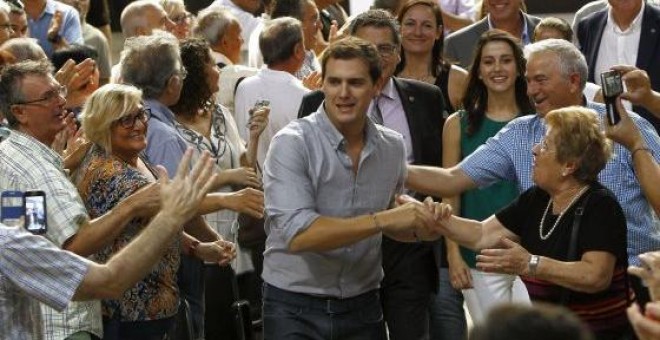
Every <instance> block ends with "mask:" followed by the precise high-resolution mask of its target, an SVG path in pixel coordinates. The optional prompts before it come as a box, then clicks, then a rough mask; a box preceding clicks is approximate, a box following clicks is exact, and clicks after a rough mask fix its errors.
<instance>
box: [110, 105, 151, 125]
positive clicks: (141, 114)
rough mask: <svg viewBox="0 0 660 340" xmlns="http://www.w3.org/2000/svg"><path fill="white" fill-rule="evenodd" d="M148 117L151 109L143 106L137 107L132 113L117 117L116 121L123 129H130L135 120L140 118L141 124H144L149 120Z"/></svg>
mask: <svg viewBox="0 0 660 340" xmlns="http://www.w3.org/2000/svg"><path fill="white" fill-rule="evenodd" d="M149 118H151V109H149V108H145V107H143V108H140V109H138V110H137V112H135V113H134V114H130V115H127V116H123V117H121V118H119V119H117V120H116V122H117V124H119V126H121V127H123V128H124V129H132V128H134V127H135V122H137V121H138V120H140V122H141V123H142V124H145V125H146V124H147V121H149Z"/></svg>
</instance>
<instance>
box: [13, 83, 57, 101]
mask: <svg viewBox="0 0 660 340" xmlns="http://www.w3.org/2000/svg"><path fill="white" fill-rule="evenodd" d="M67 93H68V91H67V89H66V86H63V85H59V86H58V87H55V88H53V89H51V90H49V91H46V93H44V94H43V96H41V97H40V98H38V99H34V100H27V101H22V102H16V103H14V105H39V104H41V103H42V102H45V103H46V104H50V103H52V102H54V101H56V100H58V99H60V98H62V99H66V95H67Z"/></svg>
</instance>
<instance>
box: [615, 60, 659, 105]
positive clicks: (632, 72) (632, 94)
mask: <svg viewBox="0 0 660 340" xmlns="http://www.w3.org/2000/svg"><path fill="white" fill-rule="evenodd" d="M612 70H615V71H619V72H621V74H622V77H621V80H623V82H624V83H625V84H626V91H625V92H623V93H622V94H621V98H623V99H626V100H629V101H630V102H631V103H633V104H635V105H642V106H644V105H646V103H647V102H648V101H649V100H650V99H651V98H652V97H653V93H652V91H653V89H652V88H651V80H650V78H649V75H648V74H647V73H646V71H644V70H640V69H638V68H637V67H635V66H630V65H616V66H612Z"/></svg>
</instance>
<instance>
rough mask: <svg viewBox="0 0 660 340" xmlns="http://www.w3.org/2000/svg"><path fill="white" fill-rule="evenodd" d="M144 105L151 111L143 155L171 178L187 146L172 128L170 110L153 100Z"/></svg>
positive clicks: (172, 121) (172, 120)
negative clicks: (165, 170)
mask: <svg viewBox="0 0 660 340" xmlns="http://www.w3.org/2000/svg"><path fill="white" fill-rule="evenodd" d="M144 104H145V106H146V107H148V108H149V109H151V118H150V119H149V127H148V129H147V148H146V149H145V150H144V155H145V157H146V158H147V160H148V161H149V163H151V164H153V165H157V164H160V165H162V166H164V167H165V169H167V175H168V176H170V178H172V177H174V175H176V170H177V167H178V166H179V162H181V158H183V154H184V153H185V152H186V149H188V145H187V144H186V141H185V139H183V137H181V135H179V133H178V132H177V130H176V128H175V127H174V123H175V118H174V112H172V110H170V109H169V108H168V107H167V106H165V105H163V103H161V102H159V101H157V100H155V99H147V100H145V101H144Z"/></svg>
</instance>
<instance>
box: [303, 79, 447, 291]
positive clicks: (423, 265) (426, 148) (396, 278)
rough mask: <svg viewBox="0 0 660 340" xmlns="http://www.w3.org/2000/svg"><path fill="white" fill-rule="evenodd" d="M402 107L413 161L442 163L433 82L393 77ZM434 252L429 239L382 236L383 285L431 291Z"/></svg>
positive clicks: (312, 97) (441, 113) (440, 114)
mask: <svg viewBox="0 0 660 340" xmlns="http://www.w3.org/2000/svg"><path fill="white" fill-rule="evenodd" d="M393 79H394V86H395V87H396V89H397V91H398V94H399V98H401V103H402V106H403V110H404V111H405V114H406V118H407V120H408V126H409V128H410V136H411V138H412V146H413V158H414V162H413V164H424V165H434V166H440V165H441V164H442V127H443V125H444V121H445V118H446V116H447V112H446V109H445V107H446V106H445V100H444V97H443V96H442V92H440V89H438V87H437V86H434V85H429V84H426V83H422V82H419V81H415V80H407V79H401V78H396V77H394V78H393ZM323 99H324V94H323V92H321V91H313V92H310V93H308V94H307V95H305V96H304V97H303V100H302V103H301V105H300V110H299V111H298V118H302V117H305V116H307V115H309V114H310V113H312V112H315V111H316V110H317V109H318V108H319V106H320V105H321V104H322V103H323ZM437 255H438V254H436V253H435V252H434V247H433V242H423V243H403V242H397V241H394V240H392V239H389V238H387V237H383V270H384V272H385V279H384V280H383V287H384V288H387V287H388V286H402V285H403V286H404V287H406V288H403V289H404V290H406V291H408V290H416V291H418V293H419V294H427V293H430V292H435V291H436V290H437V287H438V277H439V276H438V263H439V262H438V257H437Z"/></svg>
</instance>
